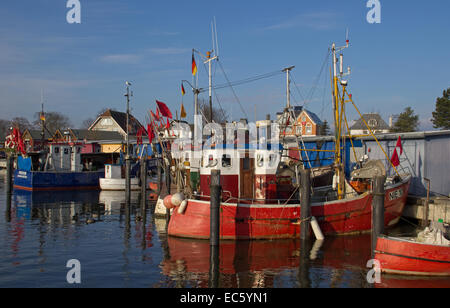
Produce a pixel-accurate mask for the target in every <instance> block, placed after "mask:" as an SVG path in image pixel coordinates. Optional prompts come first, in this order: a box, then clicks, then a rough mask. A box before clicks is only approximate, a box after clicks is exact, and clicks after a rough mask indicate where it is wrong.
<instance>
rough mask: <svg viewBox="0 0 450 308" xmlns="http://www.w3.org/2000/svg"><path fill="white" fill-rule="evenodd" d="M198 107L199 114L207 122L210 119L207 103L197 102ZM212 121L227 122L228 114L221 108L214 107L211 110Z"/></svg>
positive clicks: (200, 100)
mask: <svg viewBox="0 0 450 308" xmlns="http://www.w3.org/2000/svg"><path fill="white" fill-rule="evenodd" d="M198 106H199V109H200V113H201V114H202V115H203V116H204V117H205V118H206V119H207V120H208V121H209V119H210V118H211V117H210V115H211V110H210V108H209V102H208V101H206V100H204V99H199V100H198ZM212 119H213V121H214V122H216V123H225V122H226V121H228V113H227V112H226V111H225V110H223V109H222V108H218V107H214V106H213V108H212Z"/></svg>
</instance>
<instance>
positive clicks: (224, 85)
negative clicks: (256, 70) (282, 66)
mask: <svg viewBox="0 0 450 308" xmlns="http://www.w3.org/2000/svg"><path fill="white" fill-rule="evenodd" d="M282 73H283V71H275V72H271V73H267V74H262V75H258V76H255V77H249V78H245V79H242V80H237V81H234V82H231V83H229V82H227V83H222V84H218V85H216V86H214V87H213V89H215V90H219V89H223V88H227V87H229V86H230V84H231V86H238V85H242V84H246V83H250V82H254V81H258V80H261V79H265V78H270V77H273V76H276V75H280V74H282ZM205 91H207V89H206V88H203V89H202V91H201V92H205Z"/></svg>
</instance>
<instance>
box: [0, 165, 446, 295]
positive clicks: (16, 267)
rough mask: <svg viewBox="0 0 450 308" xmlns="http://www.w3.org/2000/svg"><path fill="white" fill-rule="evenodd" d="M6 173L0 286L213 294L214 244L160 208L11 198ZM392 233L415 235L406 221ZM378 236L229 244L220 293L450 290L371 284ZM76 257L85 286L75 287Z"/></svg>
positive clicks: (425, 283) (402, 281) (105, 200)
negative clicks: (171, 233) (177, 232)
mask: <svg viewBox="0 0 450 308" xmlns="http://www.w3.org/2000/svg"><path fill="white" fill-rule="evenodd" d="M4 180H5V174H4V173H0V213H1V216H0V287H1V288H13V287H20V288H22V287H23V288H50V287H58V288H59V287H68V288H70V287H82V288H83V287H86V288H88V287H94V288H97V287H102V288H122V287H124V288H129V287H137V288H207V287H208V286H209V280H210V277H209V276H210V257H209V254H210V246H209V241H199V240H188V239H180V238H173V237H168V236H167V234H166V220H165V219H164V218H163V219H161V218H156V217H154V215H153V210H154V206H155V205H154V203H152V202H151V201H147V202H146V204H147V206H146V208H145V210H143V208H142V206H141V204H143V203H142V202H141V201H142V198H141V196H140V195H139V193H133V195H132V198H131V205H130V207H129V209H128V208H127V207H126V206H125V193H124V192H105V191H102V192H100V191H88V192H51V193H48V192H41V193H29V192H20V191H14V194H13V195H12V196H11V198H10V199H9V198H8V197H7V195H6V192H5V184H4V183H5V181H4ZM389 232H390V233H391V234H400V233H401V234H402V235H405V234H406V235H408V234H410V235H414V234H415V233H416V232H417V230H416V228H415V227H413V226H412V225H411V224H408V223H404V222H402V223H400V224H399V225H398V226H397V227H396V228H394V229H392V230H389ZM370 246H371V239H370V235H369V234H366V235H355V236H341V237H326V239H325V241H324V242H314V241H312V242H311V243H310V244H308V245H307V246H306V247H302V245H301V243H300V241H299V240H274V241H238V242H233V241H225V242H222V243H221V244H220V252H219V276H218V286H219V287H220V288H255V287H256V288H297V287H305V288H309V287H313V288H315V287H319V288H370V287H450V279H448V278H424V277H406V276H394V275H389V276H388V275H382V276H381V283H376V284H371V283H369V282H368V280H367V273H368V271H369V270H370V269H369V268H368V267H367V266H366V265H367V262H368V261H369V260H370V259H371V251H370ZM69 260H78V261H79V264H80V280H81V283H80V284H70V283H68V280H67V276H68V272H69V271H70V270H71V268H70V266H69V267H67V263H68V261H69Z"/></svg>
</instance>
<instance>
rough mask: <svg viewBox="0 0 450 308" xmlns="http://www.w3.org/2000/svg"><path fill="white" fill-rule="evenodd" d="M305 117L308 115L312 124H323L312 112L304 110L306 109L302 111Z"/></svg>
mask: <svg viewBox="0 0 450 308" xmlns="http://www.w3.org/2000/svg"><path fill="white" fill-rule="evenodd" d="M303 111H304V112H305V113H306V114H307V115H308V117H309V118H310V119H311V120H312V121H313V122H314V123H316V124H317V125H322V124H323V122H322V120H321V119H320V118H319V117H318V116H317V114H315V113H314V112H311V111H309V110H306V109H304V110H303Z"/></svg>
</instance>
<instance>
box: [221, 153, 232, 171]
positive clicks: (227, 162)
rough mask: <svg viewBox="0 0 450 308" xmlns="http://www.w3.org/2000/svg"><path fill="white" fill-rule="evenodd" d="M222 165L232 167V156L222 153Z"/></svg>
mask: <svg viewBox="0 0 450 308" xmlns="http://www.w3.org/2000/svg"><path fill="white" fill-rule="evenodd" d="M222 167H225V168H230V167H231V156H230V155H227V154H224V155H222Z"/></svg>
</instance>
